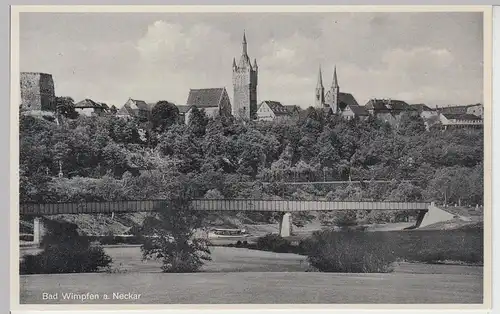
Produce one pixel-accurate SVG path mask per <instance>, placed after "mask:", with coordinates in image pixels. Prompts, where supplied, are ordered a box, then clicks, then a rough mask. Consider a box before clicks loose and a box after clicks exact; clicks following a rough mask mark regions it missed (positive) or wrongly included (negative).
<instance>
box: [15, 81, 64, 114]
mask: <svg viewBox="0 0 500 314" xmlns="http://www.w3.org/2000/svg"><path fill="white" fill-rule="evenodd" d="M20 85H21V86H20V87H21V104H20V105H21V109H23V110H36V111H49V112H55V111H56V96H55V88H54V80H53V78H52V75H51V74H47V73H39V72H21V75H20Z"/></svg>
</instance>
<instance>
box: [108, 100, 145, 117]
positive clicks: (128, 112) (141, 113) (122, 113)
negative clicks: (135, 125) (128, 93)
mask: <svg viewBox="0 0 500 314" xmlns="http://www.w3.org/2000/svg"><path fill="white" fill-rule="evenodd" d="M153 107H154V104H153V103H147V102H145V101H144V100H137V99H132V98H129V99H128V100H127V102H125V104H124V105H123V106H122V107H121V108H120V109H119V110H118V111H117V112H116V115H117V116H118V117H122V118H131V117H136V118H142V119H149V118H150V116H151V110H152V109H153Z"/></svg>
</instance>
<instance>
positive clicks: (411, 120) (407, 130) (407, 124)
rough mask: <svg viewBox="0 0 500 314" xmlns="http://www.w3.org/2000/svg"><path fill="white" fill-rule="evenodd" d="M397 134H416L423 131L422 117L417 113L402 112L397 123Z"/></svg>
mask: <svg viewBox="0 0 500 314" xmlns="http://www.w3.org/2000/svg"><path fill="white" fill-rule="evenodd" d="M397 132H398V134H401V135H404V136H411V135H417V134H421V133H424V132H425V123H424V119H422V117H420V116H419V115H413V114H410V113H406V112H405V113H403V114H402V115H401V120H400V121H399V123H398V129H397Z"/></svg>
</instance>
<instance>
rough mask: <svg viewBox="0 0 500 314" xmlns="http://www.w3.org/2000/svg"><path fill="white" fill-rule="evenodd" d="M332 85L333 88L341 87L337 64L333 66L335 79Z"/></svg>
mask: <svg viewBox="0 0 500 314" xmlns="http://www.w3.org/2000/svg"><path fill="white" fill-rule="evenodd" d="M332 87H333V88H339V82H338V79H337V66H334V67H333V81H332Z"/></svg>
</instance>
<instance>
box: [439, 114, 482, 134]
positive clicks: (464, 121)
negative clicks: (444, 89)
mask: <svg viewBox="0 0 500 314" xmlns="http://www.w3.org/2000/svg"><path fill="white" fill-rule="evenodd" d="M439 121H440V122H441V126H442V128H443V130H447V129H450V128H474V129H480V128H482V127H483V119H481V118H480V117H478V116H475V115H473V114H469V113H464V114H460V113H458V114H457V113H442V112H440V113H439Z"/></svg>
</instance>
